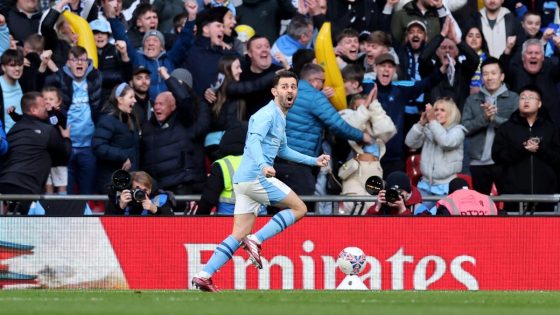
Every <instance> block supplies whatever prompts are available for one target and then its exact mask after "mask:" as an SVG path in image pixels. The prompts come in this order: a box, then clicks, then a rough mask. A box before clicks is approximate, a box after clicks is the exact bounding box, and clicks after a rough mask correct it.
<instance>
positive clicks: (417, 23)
mask: <svg viewBox="0 0 560 315" xmlns="http://www.w3.org/2000/svg"><path fill="white" fill-rule="evenodd" d="M413 25H418V26H420V27H421V28H422V29H423V30H424V32H428V29H427V28H426V24H424V22H422V21H419V20H412V21H410V22H409V23H408V24H407V25H406V30H407V31H408V29H409V28H410V27H411V26H413Z"/></svg>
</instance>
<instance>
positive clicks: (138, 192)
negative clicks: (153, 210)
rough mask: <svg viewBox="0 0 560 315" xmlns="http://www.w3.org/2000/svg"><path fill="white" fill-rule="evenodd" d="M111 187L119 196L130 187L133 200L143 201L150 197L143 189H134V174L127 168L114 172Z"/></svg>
mask: <svg viewBox="0 0 560 315" xmlns="http://www.w3.org/2000/svg"><path fill="white" fill-rule="evenodd" d="M110 188H111V190H112V191H113V192H114V193H115V195H116V196H117V198H118V197H119V196H120V194H121V193H122V191H123V190H127V189H129V190H130V193H131V195H132V200H133V201H135V202H137V203H142V201H144V199H146V198H147V197H148V196H147V195H146V192H145V191H143V190H142V189H140V188H134V189H132V176H131V175H130V173H129V172H127V171H125V170H116V171H115V172H113V175H111V187H110Z"/></svg>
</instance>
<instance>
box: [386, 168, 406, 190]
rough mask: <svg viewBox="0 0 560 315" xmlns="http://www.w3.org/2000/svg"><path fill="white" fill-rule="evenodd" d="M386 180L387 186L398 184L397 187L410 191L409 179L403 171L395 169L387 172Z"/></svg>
mask: <svg viewBox="0 0 560 315" xmlns="http://www.w3.org/2000/svg"><path fill="white" fill-rule="evenodd" d="M386 182H387V187H390V188H392V187H394V186H398V187H399V189H402V190H405V191H407V192H409V193H410V192H411V191H412V186H411V185H410V179H409V178H408V176H407V175H406V173H405V172H401V171H395V172H393V173H391V174H389V176H387V180H386Z"/></svg>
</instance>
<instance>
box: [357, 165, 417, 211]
mask: <svg viewBox="0 0 560 315" xmlns="http://www.w3.org/2000/svg"><path fill="white" fill-rule="evenodd" d="M368 182H369V181H368ZM381 185H382V187H380V188H382V189H378V190H377V203H376V204H375V207H371V208H369V210H368V212H367V214H368V215H399V216H401V215H411V214H412V213H413V212H414V210H415V208H418V207H424V206H423V205H422V196H421V195H420V193H419V192H418V190H416V189H413V187H412V185H411V184H410V179H409V178H408V176H407V175H406V173H404V172H401V171H396V172H393V173H391V174H389V176H388V177H387V181H386V182H385V183H383V182H382V181H381ZM368 192H370V193H371V191H370V190H368Z"/></svg>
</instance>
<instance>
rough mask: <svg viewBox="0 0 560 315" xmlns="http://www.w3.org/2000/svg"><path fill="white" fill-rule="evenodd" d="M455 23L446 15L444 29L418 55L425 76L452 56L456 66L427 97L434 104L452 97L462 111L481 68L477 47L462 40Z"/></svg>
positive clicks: (428, 101)
mask: <svg viewBox="0 0 560 315" xmlns="http://www.w3.org/2000/svg"><path fill="white" fill-rule="evenodd" d="M454 24H455V22H453V21H452V20H451V19H449V18H447V19H446V21H445V23H444V25H443V26H442V29H441V32H440V33H439V34H437V35H436V36H434V38H433V39H432V40H430V41H429V42H428V43H427V44H426V46H425V47H424V50H423V51H422V54H421V55H420V58H419V59H418V60H419V70H420V75H421V76H422V77H425V76H426V75H428V74H430V73H432V72H433V69H434V68H439V67H441V66H442V65H447V64H448V63H449V61H450V60H451V63H453V64H454V67H453V68H454V69H455V70H454V71H450V72H448V73H447V79H446V80H442V81H440V82H439V83H438V85H436V86H435V87H434V88H432V89H430V90H429V91H427V92H426V93H425V95H424V101H425V102H426V103H432V104H433V103H434V102H435V101H437V100H438V99H439V98H442V97H451V98H452V99H453V101H454V102H455V104H457V107H458V108H459V111H463V105H464V104H465V100H466V99H467V96H469V93H470V84H471V79H472V76H473V74H474V72H475V71H476V69H477V68H478V64H479V63H480V58H479V57H478V54H477V53H476V51H474V50H473V49H472V48H471V47H469V45H467V44H466V43H465V42H463V41H461V38H460V37H459V36H458V34H457V33H456V30H455V27H454ZM450 68H451V67H450Z"/></svg>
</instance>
